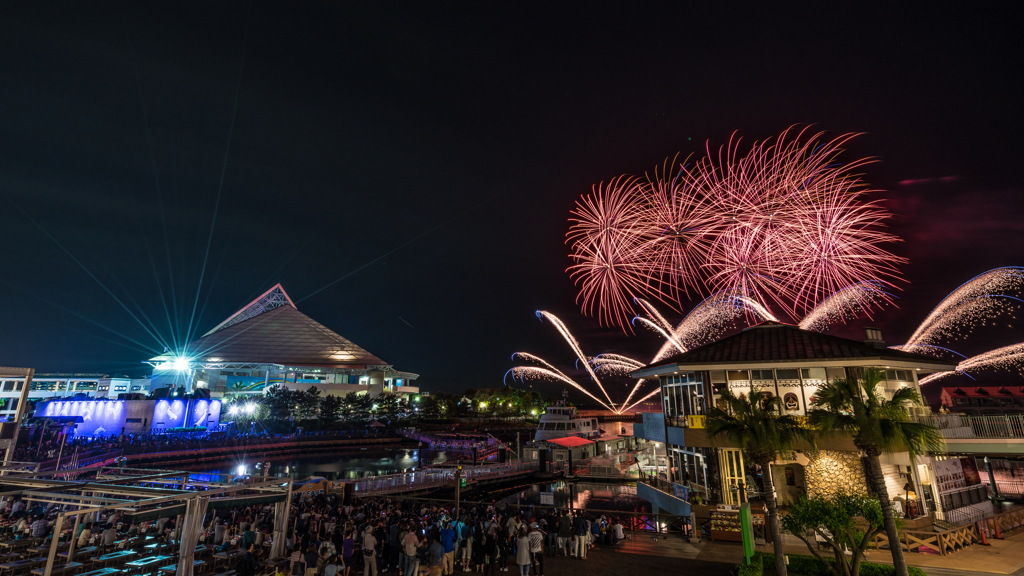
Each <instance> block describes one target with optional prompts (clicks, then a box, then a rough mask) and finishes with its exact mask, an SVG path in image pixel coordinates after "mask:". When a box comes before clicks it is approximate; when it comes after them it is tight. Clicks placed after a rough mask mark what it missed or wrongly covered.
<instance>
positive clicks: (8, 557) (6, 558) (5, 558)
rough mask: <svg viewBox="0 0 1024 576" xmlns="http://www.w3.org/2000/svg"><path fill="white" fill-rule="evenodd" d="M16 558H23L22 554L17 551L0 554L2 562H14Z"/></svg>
mask: <svg viewBox="0 0 1024 576" xmlns="http://www.w3.org/2000/svg"><path fill="white" fill-rule="evenodd" d="M15 560H21V554H19V553H17V552H5V553H3V554H0V562H13V561H15Z"/></svg>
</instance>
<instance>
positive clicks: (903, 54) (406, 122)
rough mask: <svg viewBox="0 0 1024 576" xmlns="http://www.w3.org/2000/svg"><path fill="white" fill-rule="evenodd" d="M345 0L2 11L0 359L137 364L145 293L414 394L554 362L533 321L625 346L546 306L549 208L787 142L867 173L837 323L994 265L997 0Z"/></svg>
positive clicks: (1020, 256) (1007, 142)
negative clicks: (533, 358)
mask: <svg viewBox="0 0 1024 576" xmlns="http://www.w3.org/2000/svg"><path fill="white" fill-rule="evenodd" d="M348 4H352V3H339V2H322V3H313V2H306V3H296V2H262V1H255V2H252V3H251V4H248V3H246V2H240V1H232V2H217V1H213V2H203V3H196V4H192V5H189V4H188V3H182V2H168V3H155V2H144V3H138V2H124V3H83V2H68V3H64V4H63V5H58V4H57V3H44V2H20V3H19V2H8V3H4V4H2V5H0V54H2V57H0V195H2V197H0V246H2V251H0V269H2V270H3V277H2V280H0V297H2V298H3V299H4V301H5V311H4V313H3V315H2V320H0V365H14V366H34V367H36V368H37V369H38V370H40V371H44V372H51V371H58V370H60V371H69V370H74V371H78V372H85V371H106V372H110V373H131V374H139V373H141V372H142V369H143V366H142V365H141V364H140V362H141V361H142V360H144V359H145V358H147V357H149V355H150V351H152V350H156V351H159V346H158V345H157V344H156V341H155V340H154V339H153V338H152V337H150V336H148V335H147V334H146V332H145V331H144V330H143V329H142V327H141V326H140V324H139V323H137V322H136V320H135V319H133V317H132V315H130V314H129V313H128V312H126V311H125V309H124V308H122V307H121V305H120V304H118V302H117V300H115V299H114V297H112V296H111V293H112V294H113V295H115V296H116V298H117V299H119V300H120V301H121V302H123V303H124V304H125V305H126V306H127V307H128V308H129V309H130V310H131V311H132V314H134V315H135V316H137V317H139V318H143V314H144V315H145V316H147V317H148V318H149V319H151V320H152V321H153V322H154V323H155V324H156V326H157V327H158V329H159V331H160V333H161V334H162V335H163V336H164V337H169V335H170V334H171V330H169V329H168V322H167V313H166V312H165V309H164V304H163V303H164V302H166V303H167V306H168V308H169V309H170V312H169V313H170V315H172V316H173V317H174V318H176V319H177V322H178V323H179V324H180V332H181V333H183V332H184V330H185V327H187V325H188V321H189V318H190V317H192V310H193V307H195V308H196V321H195V323H194V325H195V327H196V328H197V329H198V331H199V333H202V332H205V331H206V330H208V329H209V328H210V327H212V326H213V325H214V324H216V323H217V322H219V321H220V320H222V319H223V318H224V317H226V316H227V315H229V314H230V313H232V312H234V311H235V310H236V309H238V308H239V307H241V306H242V305H243V304H245V303H246V302H248V301H249V300H251V299H252V298H253V297H255V296H256V295H257V294H259V293H260V292H262V291H264V290H266V289H267V288H269V287H270V286H272V285H273V284H274V283H276V282H281V283H282V284H283V285H284V287H285V289H286V290H287V291H288V292H289V294H290V295H291V296H292V297H293V299H295V300H298V301H299V303H298V308H299V309H300V310H302V311H303V312H305V313H307V314H309V315H310V316H312V317H313V318H315V319H317V320H319V321H320V322H322V323H324V324H326V325H327V326H329V327H330V328H332V329H334V330H336V331H337V332H339V333H340V334H342V335H344V336H346V337H348V338H350V339H352V340H353V341H355V342H356V343H358V344H360V345H362V346H363V347H364V348H367V349H368V350H370V351H371V352H373V353H374V354H376V355H378V356H380V357H382V358H384V359H385V360H387V361H388V362H391V363H392V364H394V365H395V366H396V367H397V368H398V369H401V370H408V371H413V372H418V373H420V374H422V379H421V381H420V382H421V384H422V385H424V386H426V387H427V388H428V389H434V390H461V389H464V388H466V387H468V386H473V387H477V388H480V387H491V386H498V385H500V383H501V379H502V375H503V374H504V373H505V371H506V370H507V369H508V368H509V367H511V366H512V362H511V360H510V359H509V356H510V354H511V353H512V352H514V351H516V350H526V351H531V352H535V353H538V354H540V355H542V356H544V357H545V358H547V359H549V360H551V361H552V362H554V363H556V364H558V365H560V366H563V367H565V368H569V367H571V366H572V360H573V358H572V355H571V352H570V351H569V349H568V348H567V347H566V346H565V345H564V344H563V343H562V342H561V341H560V340H559V338H558V336H557V335H556V334H555V332H554V330H553V329H552V328H551V327H550V326H549V325H546V324H541V323H539V322H538V321H537V319H536V318H535V317H534V315H533V312H534V310H536V309H539V308H541V309H547V310H550V311H552V312H555V313H557V314H559V315H560V316H561V317H562V318H563V320H565V321H566V322H567V323H568V324H569V325H570V326H571V327H572V328H573V329H574V330H575V331H576V333H577V335H578V336H579V337H580V340H581V341H582V343H583V345H584V348H585V349H586V350H587V352H589V353H595V354H596V353H598V352H612V351H620V352H626V353H629V354H635V355H636V356H638V357H648V356H650V355H651V354H652V353H653V351H654V350H655V349H656V347H657V345H658V342H657V339H656V338H654V337H653V336H651V335H648V334H644V335H639V336H629V337H627V336H624V335H622V334H621V333H620V332H617V331H616V330H609V329H601V328H599V327H598V326H597V324H596V322H594V321H593V320H592V319H589V318H586V317H584V316H582V315H581V314H580V313H579V310H578V308H577V307H576V305H575V304H574V296H575V289H574V286H573V284H572V282H571V280H570V279H569V278H568V277H567V275H566V274H565V273H564V269H565V267H566V266H567V265H568V263H569V261H568V258H567V250H566V247H565V245H564V238H565V233H566V230H567V227H568V224H567V221H566V219H567V216H568V211H569V210H570V209H571V208H572V206H573V203H574V202H575V200H576V199H577V198H578V197H579V195H580V194H582V193H585V192H587V191H588V190H589V189H590V187H591V185H593V184H594V183H597V182H600V181H602V180H607V179H609V178H612V177H615V176H617V175H619V174H623V173H634V174H636V173H639V174H642V173H643V171H645V170H649V169H651V168H652V167H653V166H654V165H656V164H660V163H661V161H662V160H663V159H664V158H665V157H666V156H671V155H673V154H675V153H676V152H682V153H683V154H684V155H685V154H688V153H690V152H698V151H699V150H700V148H701V147H702V146H703V145H704V143H705V142H706V141H709V140H710V142H711V143H712V144H713V145H715V146H717V145H720V144H722V143H724V142H725V141H726V140H727V139H728V137H729V135H730V133H732V132H733V131H734V130H737V131H739V133H740V134H741V135H743V136H744V137H745V138H746V139H747V140H748V141H752V140H755V139H763V138H766V137H770V136H773V135H775V134H777V133H778V132H779V131H781V130H782V129H784V128H786V127H787V126H790V125H792V124H797V123H813V124H815V125H816V126H817V127H818V128H820V129H822V130H825V131H827V132H828V133H829V134H833V135H835V134H839V133H843V132H864V133H865V135H864V136H862V137H860V138H858V139H857V140H855V141H854V143H853V144H852V146H850V147H849V150H850V151H849V155H848V156H847V157H846V158H847V159H848V160H854V159H856V158H858V157H862V156H876V157H878V158H879V160H880V162H879V163H877V164H874V165H872V166H870V167H869V168H868V169H867V170H866V172H865V179H866V180H867V181H868V182H870V183H871V184H872V185H873V186H875V187H877V188H880V189H883V190H886V192H883V193H881V194H880V197H882V198H885V199H886V201H887V206H888V207H889V208H891V209H892V210H893V211H894V212H895V213H896V214H897V217H896V218H895V219H894V220H893V222H892V226H893V230H894V231H895V232H896V233H897V234H899V235H900V236H901V237H902V238H904V240H905V242H904V243H902V244H900V245H896V246H895V247H893V250H894V251H895V252H896V253H898V254H900V255H902V256H906V257H908V258H909V259H910V263H909V264H908V265H907V266H906V267H905V268H904V273H905V277H906V279H907V280H908V282H907V283H904V284H902V285H901V287H902V290H901V291H900V293H899V297H900V300H899V302H898V306H899V307H898V308H890V309H888V310H886V311H885V312H883V313H882V314H880V315H879V316H877V317H876V319H875V320H874V321H871V322H869V321H864V322H859V321H858V322H855V323H854V324H853V325H851V326H849V327H847V329H846V330H845V331H844V330H842V329H840V330H839V331H838V332H839V333H843V334H849V335H853V336H855V337H858V338H859V337H860V334H861V332H860V327H861V326H863V325H864V324H866V323H872V324H877V325H879V326H880V327H881V328H882V329H883V331H884V334H885V336H886V339H887V340H888V341H889V343H890V344H893V343H899V342H902V341H903V339H905V338H906V337H907V336H908V335H909V334H910V333H911V332H912V331H913V329H914V326H915V325H916V323H917V322H919V321H920V319H922V318H923V317H924V315H925V314H926V313H927V312H928V310H929V309H930V308H931V307H932V306H934V305H935V304H936V303H937V302H938V301H939V300H940V299H941V298H942V297H943V296H944V295H945V294H947V293H948V292H949V291H950V290H952V289H953V288H955V287H956V286H958V285H959V284H960V283H962V282H964V281H966V280H968V279H969V278H970V277H972V276H974V275H975V274H977V273H980V272H983V271H985V270H987V269H990V268H993V267H996V266H1003V265H1022V264H1024V235H1022V232H1024V222H1022V214H1024V201H1022V176H1021V172H1022V170H1021V169H1022V167H1024V166H1022V160H1021V159H1022V158H1024V146H1022V144H1021V141H1022V139H1021V132H1022V128H1024V126H1022V112H1021V103H1022V102H1024V93H1022V75H1021V69H1022V64H1024V62H1022V45H1021V43H1022V40H1021V38H1022V36H1021V34H1020V31H1019V23H1020V21H1021V19H1020V14H1019V13H1015V12H1011V11H1010V10H1013V7H1012V6H1013V3H1005V4H1003V9H1005V10H1006V11H1005V12H999V11H988V12H986V11H983V10H982V9H980V8H979V7H976V6H973V5H972V6H970V7H965V8H963V9H943V8H941V7H939V6H938V5H936V4H931V5H929V7H928V9H927V10H925V11H917V10H913V11H911V10H908V11H900V10H899V9H895V8H886V9H884V10H880V11H871V10H869V9H865V8H863V7H861V5H859V4H858V5H857V7H855V8H848V7H847V6H848V3H843V6H844V7H843V8H842V9H839V8H835V9H829V8H827V7H824V6H821V5H818V6H814V7H813V10H804V9H795V8H783V9H765V8H764V7H760V8H757V9H753V10H741V9H740V8H739V7H737V6H733V7H731V8H729V9H727V10H723V11H721V12H700V11H697V10H694V9H693V8H690V7H687V8H686V9H684V10H683V9H681V10H679V11H673V10H674V8H673V7H671V6H669V5H661V6H656V7H651V8H648V9H644V8H641V7H638V6H636V4H637V3H577V4H575V5H572V6H568V5H565V6H559V5H557V4H561V3H547V4H543V5H542V4H537V5H532V6H530V5H525V4H515V5H513V4H494V3H491V4H465V5H461V6H458V5H455V4H449V3H442V4H436V3H416V4H413V3H408V4H405V5H398V4H388V3H378V2H372V3H362V4H363V8H359V7H354V6H349V5H348ZM712 4H715V3H712ZM243 53H244V65H243ZM240 74H241V75H240ZM239 78H241V83H240V85H239V83H238V82H239ZM236 88H237V92H236ZM236 93H237V100H236ZM233 113H234V115H235V116H234V118H235V119H234V123H233V134H232V136H231V139H230V152H229V153H227V154H226V150H227V148H228V143H229V131H230V129H231V127H232V116H233ZM225 157H226V158H227V160H226V164H225ZM222 170H223V171H224V172H223V174H224V177H223V182H222V180H221V174H222ZM942 178H945V179H944V180H941V179H942ZM929 179H931V181H927V180H929ZM908 180H915V181H920V182H917V183H914V184H906V183H905V184H901V182H905V181H908ZM218 191H219V194H218ZM218 198H219V204H218ZM161 207H162V208H161ZM215 214H216V218H214V215H215ZM211 224H214V227H213V231H212V236H211ZM165 229H166V234H165V232H164V230H165ZM428 232H429V234H427V233H428ZM424 234H426V235H424ZM165 238H166V240H165ZM210 238H212V242H210V243H209V253H208V261H207V262H206V267H205V276H203V270H204V268H203V263H204V259H205V258H206V254H207V243H208V239H210ZM62 247H63V248H62ZM396 249H398V250H397V251H395V252H394V253H392V254H390V255H387V256H385V257H383V258H380V259H378V258H379V257H381V256H382V255H385V254H388V253H389V252H390V251H393V250H396ZM65 250H66V252H65ZM76 261H77V263H76ZM79 263H80V264H81V266H80V265H79ZM367 263H370V264H369V265H368V266H365V267H363V266H364V265H366V264H367ZM87 271H88V272H87ZM353 272H354V273H353ZM90 274H91V275H92V276H94V278H93V277H92V276H90ZM172 275H173V276H172ZM201 276H202V278H203V279H202V285H201V288H200V277H201ZM339 278H344V279H343V280H341V281H340V282H337V283H336V284H334V285H333V286H330V287H329V288H327V289H324V290H322V291H320V292H317V293H316V294H315V295H312V296H311V297H309V298H308V299H304V298H306V297H307V296H309V295H311V294H313V293H314V292H315V291H317V290H319V289H321V288H323V287H324V286H325V285H327V284H329V283H331V282H333V281H335V280H338V279H339ZM101 284H102V285H101ZM197 289H198V290H199V292H198V300H197ZM108 290H109V292H110V293H108ZM172 294H173V299H172ZM689 307H690V306H689V305H685V304H684V308H687V309H688V308H689ZM671 318H672V319H673V320H678V318H679V316H678V315H672V316H671ZM403 320H404V321H403ZM173 322H174V320H172V323H173ZM1003 332H1006V333H1003ZM126 337H127V338H131V339H133V340H136V341H138V342H139V343H141V344H142V345H143V346H137V345H135V344H132V343H130V342H129V340H127V339H126ZM1021 340H1024V337H1022V335H1021V332H1020V331H1019V330H1011V331H1009V332H1007V331H1005V330H1004V331H1002V332H1000V333H998V334H997V333H989V332H982V333H979V335H978V337H977V338H975V339H974V340H972V341H970V342H968V343H965V344H963V345H961V346H959V348H960V349H961V350H962V351H965V352H967V353H977V352H981V351H984V350H986V349H988V348H991V347H993V346H997V345H1005V344H1009V343H1012V342H1019V341H1021ZM541 388H542V390H543V391H545V392H551V393H554V392H555V391H557V389H558V387H556V386H554V385H550V386H542V387H541Z"/></svg>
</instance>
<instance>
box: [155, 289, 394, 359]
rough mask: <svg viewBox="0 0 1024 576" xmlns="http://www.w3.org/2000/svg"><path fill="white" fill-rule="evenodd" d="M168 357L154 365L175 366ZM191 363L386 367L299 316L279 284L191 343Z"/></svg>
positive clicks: (188, 351)
mask: <svg viewBox="0 0 1024 576" xmlns="http://www.w3.org/2000/svg"><path fill="white" fill-rule="evenodd" d="M176 355H177V354H175V353H172V352H166V353H164V354H161V355H160V356H156V357H155V358H151V359H150V362H151V363H156V362H169V361H173V360H174V357H175V356H176ZM183 355H185V356H187V357H188V358H189V360H190V361H195V362H218V363H220V362H223V363H251V364H279V365H284V366H302V367H328V368H366V367H368V366H387V365H388V363H387V362H385V361H384V360H381V359H380V358H378V357H377V356H375V355H373V354H371V353H369V352H367V351H366V350H364V349H363V348H361V347H360V346H358V345H356V344H355V343H353V342H352V341H351V340H349V339H347V338H344V337H342V336H340V335H339V334H337V333H335V332H334V331H332V330H331V329H329V328H327V327H326V326H324V325H323V324H321V323H319V322H317V321H316V320H313V319H312V318H310V317H309V316H306V315H305V314H303V313H302V312H299V311H298V309H297V308H295V304H294V303H292V300H291V298H289V297H288V294H287V293H285V291H284V289H283V288H282V287H281V285H280V284H278V285H276V286H274V287H273V288H271V289H270V290H268V291H267V292H265V293H264V294H263V295H262V296H260V297H259V298H257V299H256V300H254V301H253V302H251V303H250V304H248V305H247V306H245V307H243V308H242V309H241V310H239V311H238V312H236V313H235V314H233V315H232V316H230V317H229V318H228V319H227V320H225V321H223V322H221V323H220V324H219V325H218V326H217V327H216V328H214V329H213V330H211V331H210V332H207V333H206V335H204V336H203V337H202V338H199V339H198V340H195V341H192V342H189V343H188V344H187V345H186V348H185V352H184V354H183Z"/></svg>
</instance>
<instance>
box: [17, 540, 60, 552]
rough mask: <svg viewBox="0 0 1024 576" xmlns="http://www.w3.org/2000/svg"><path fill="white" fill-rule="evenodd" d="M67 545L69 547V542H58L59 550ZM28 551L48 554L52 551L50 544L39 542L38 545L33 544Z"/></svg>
mask: <svg viewBox="0 0 1024 576" xmlns="http://www.w3.org/2000/svg"><path fill="white" fill-rule="evenodd" d="M67 547H68V543H67V542H61V543H60V544H57V549H58V550H60V549H61V548H67ZM26 551H27V552H31V553H32V554H48V553H49V552H50V545H49V544H39V545H38V546H33V547H31V548H28V549H26Z"/></svg>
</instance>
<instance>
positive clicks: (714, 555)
mask: <svg viewBox="0 0 1024 576" xmlns="http://www.w3.org/2000/svg"><path fill="white" fill-rule="evenodd" d="M784 541H785V551H786V553H787V554H800V555H805V556H806V555H810V552H809V551H808V550H807V546H805V545H804V543H803V542H801V541H800V540H798V539H797V538H795V537H793V536H784ZM989 542H990V543H991V546H980V545H976V546H972V547H970V548H968V549H966V550H962V551H960V552H957V553H955V554H951V555H949V556H939V555H931V554H917V553H909V554H906V555H905V558H906V560H907V564H909V565H910V566H917V567H918V568H921V569H922V570H924V572H925V574H927V575H928V576H953V575H966V576H972V575H973V576H982V575H985V574H988V575H991V574H1013V575H1014V576H1024V530H1022V531H1019V532H1015V533H1013V534H1011V535H1008V536H1007V537H1006V538H1005V539H1004V540H990V541H989ZM757 549H758V550H761V551H764V552H772V551H773V549H772V546H770V545H765V546H758V547H757ZM590 554H591V555H590V557H589V559H588V560H586V561H584V562H580V561H578V560H576V559H575V558H557V559H552V558H545V559H544V562H545V564H548V563H549V561H550V566H551V567H552V568H551V569H549V568H548V566H545V574H547V575H551V574H556V575H557V574H575V573H577V572H578V573H580V574H584V573H588V574H592V573H594V570H596V569H597V568H600V569H601V571H602V572H603V573H607V574H650V575H652V576H653V575H655V574H662V573H665V574H668V573H669V571H670V570H671V571H673V574H679V573H680V571H682V573H690V571H691V570H696V571H697V573H699V574H720V573H721V574H724V573H725V572H728V570H729V568H731V567H734V566H735V565H736V564H738V563H739V562H740V561H741V560H742V558H743V549H742V546H741V545H740V544H739V543H738V542H712V541H709V540H704V541H703V542H701V543H699V544H696V545H694V544H690V543H689V541H687V540H685V539H683V538H682V537H680V536H679V535H678V534H672V535H670V536H668V537H665V536H664V535H662V536H661V537H659V538H658V541H657V542H654V541H653V540H652V538H651V534H650V533H641V532H637V533H634V534H633V538H632V539H628V540H625V541H624V542H623V543H621V544H619V545H618V546H616V547H615V548H608V547H599V548H598V549H596V550H592V551H591V552H590ZM827 554H828V553H827V552H826V553H823V555H827ZM636 556H643V557H644V560H643V561H642V562H638V561H637V558H636ZM867 560H868V561H870V562H875V563H878V564H892V556H890V555H889V553H888V552H887V551H880V552H879V551H872V550H869V551H868V554H867ZM576 566H580V567H579V568H576ZM723 569H724V570H725V572H722V571H721V570H723ZM606 570H607V572H605V571H606ZM620 570H623V571H621V572H620ZM510 571H511V568H510Z"/></svg>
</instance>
